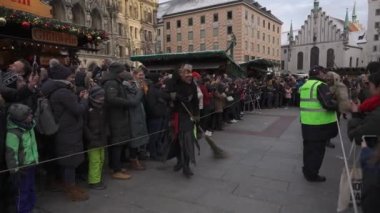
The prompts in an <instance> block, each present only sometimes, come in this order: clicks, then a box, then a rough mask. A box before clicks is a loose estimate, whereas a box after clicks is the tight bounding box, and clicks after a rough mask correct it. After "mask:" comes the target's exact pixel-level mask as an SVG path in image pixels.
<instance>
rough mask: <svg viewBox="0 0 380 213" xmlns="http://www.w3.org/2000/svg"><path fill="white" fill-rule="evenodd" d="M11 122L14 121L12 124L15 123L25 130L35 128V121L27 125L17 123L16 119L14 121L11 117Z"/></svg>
mask: <svg viewBox="0 0 380 213" xmlns="http://www.w3.org/2000/svg"><path fill="white" fill-rule="evenodd" d="M9 120H10V121H12V123H14V124H15V125H16V126H17V127H19V128H22V129H25V130H27V131H29V130H31V129H33V127H34V121H32V122H30V123H25V122H21V121H16V120H15V119H13V118H11V117H10V118H9Z"/></svg>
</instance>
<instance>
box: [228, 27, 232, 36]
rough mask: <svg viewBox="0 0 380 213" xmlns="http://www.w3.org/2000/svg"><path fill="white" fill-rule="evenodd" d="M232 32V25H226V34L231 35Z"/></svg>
mask: <svg viewBox="0 0 380 213" xmlns="http://www.w3.org/2000/svg"><path fill="white" fill-rule="evenodd" d="M232 33H233V31H232V26H228V27H227V34H228V35H231V34H232Z"/></svg>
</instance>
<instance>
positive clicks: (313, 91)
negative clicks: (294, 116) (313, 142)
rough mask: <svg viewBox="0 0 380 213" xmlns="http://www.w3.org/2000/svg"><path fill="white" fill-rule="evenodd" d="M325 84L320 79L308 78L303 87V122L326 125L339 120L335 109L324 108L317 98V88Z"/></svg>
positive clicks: (301, 105) (301, 106)
mask: <svg viewBox="0 0 380 213" xmlns="http://www.w3.org/2000/svg"><path fill="white" fill-rule="evenodd" d="M321 84H324V83H323V82H322V81H318V80H308V81H307V82H306V83H305V84H304V85H303V86H302V87H301V88H300V95H301V102H300V111H301V112H300V113H301V123H302V124H306V125H325V124H330V123H334V122H336V121H337V116H336V112H335V111H328V110H326V109H324V108H323V107H322V105H321V103H320V102H319V100H318V98H317V88H318V86H319V85H321Z"/></svg>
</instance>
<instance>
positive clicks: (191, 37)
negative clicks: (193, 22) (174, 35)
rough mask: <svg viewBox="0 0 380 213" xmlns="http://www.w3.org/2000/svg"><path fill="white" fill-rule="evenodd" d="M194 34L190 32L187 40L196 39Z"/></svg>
mask: <svg viewBox="0 0 380 213" xmlns="http://www.w3.org/2000/svg"><path fill="white" fill-rule="evenodd" d="M193 34H194V33H193V31H189V33H188V35H187V39H188V40H193V37H194V35H193Z"/></svg>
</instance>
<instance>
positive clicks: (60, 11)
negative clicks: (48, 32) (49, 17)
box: [52, 1, 66, 21]
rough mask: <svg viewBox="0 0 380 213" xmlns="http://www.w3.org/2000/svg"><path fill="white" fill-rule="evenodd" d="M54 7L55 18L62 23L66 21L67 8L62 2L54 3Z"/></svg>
mask: <svg viewBox="0 0 380 213" xmlns="http://www.w3.org/2000/svg"><path fill="white" fill-rule="evenodd" d="M52 6H53V17H54V18H55V19H58V20H60V21H65V20H66V11H65V7H64V6H63V4H62V1H54V2H53V5H52Z"/></svg>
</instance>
